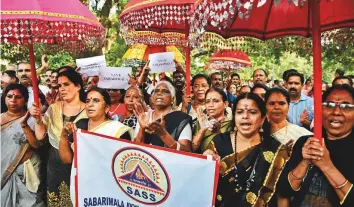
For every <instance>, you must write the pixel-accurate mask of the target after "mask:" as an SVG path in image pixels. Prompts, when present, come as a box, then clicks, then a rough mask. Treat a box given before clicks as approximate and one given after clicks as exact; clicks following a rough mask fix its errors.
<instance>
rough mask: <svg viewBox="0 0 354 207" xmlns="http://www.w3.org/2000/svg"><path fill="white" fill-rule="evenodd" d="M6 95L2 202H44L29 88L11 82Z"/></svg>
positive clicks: (2, 138)
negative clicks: (29, 102) (29, 107)
mask: <svg viewBox="0 0 354 207" xmlns="http://www.w3.org/2000/svg"><path fill="white" fill-rule="evenodd" d="M4 95H5V104H6V106H7V108H8V111H7V112H5V113H2V114H1V176H2V178H1V206H2V207H7V206H44V202H43V198H42V195H41V194H42V193H41V189H40V187H39V186H40V183H41V179H40V174H39V170H40V163H41V162H40V158H39V155H38V154H37V152H36V150H35V149H36V148H38V147H39V143H38V142H37V139H36V137H35V135H34V131H33V129H34V123H35V120H34V119H33V118H30V114H29V113H28V112H27V107H26V106H27V101H28V91H27V88H26V87H25V86H23V85H21V84H17V83H16V84H15V83H14V84H9V85H8V86H7V87H6V89H5V92H4Z"/></svg>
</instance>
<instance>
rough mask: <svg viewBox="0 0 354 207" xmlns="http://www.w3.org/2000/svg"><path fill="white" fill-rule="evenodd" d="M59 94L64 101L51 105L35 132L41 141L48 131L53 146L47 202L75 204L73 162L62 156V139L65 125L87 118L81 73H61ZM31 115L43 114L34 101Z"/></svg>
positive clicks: (49, 161)
mask: <svg viewBox="0 0 354 207" xmlns="http://www.w3.org/2000/svg"><path fill="white" fill-rule="evenodd" d="M58 85H59V95H60V97H61V99H62V100H63V101H58V102H55V103H54V104H52V105H50V106H49V108H48V110H47V112H46V113H45V115H44V117H43V119H42V121H41V122H36V124H35V133H36V137H37V139H38V140H44V139H45V138H46V137H47V136H46V135H47V134H48V138H49V143H50V148H49V152H48V153H49V155H48V165H47V201H48V206H71V205H72V203H71V201H70V195H69V194H70V192H69V186H70V171H71V164H64V163H63V162H62V161H61V159H60V157H59V151H58V148H59V141H60V135H61V132H62V130H63V128H64V126H65V125H66V124H67V123H69V122H74V123H76V122H77V121H78V120H80V119H82V118H87V114H86V111H85V103H84V102H83V101H85V99H86V94H85V92H84V91H83V88H82V86H83V83H82V79H81V76H80V74H79V73H77V72H75V71H74V70H66V71H64V72H60V73H59V78H58ZM30 112H31V115H32V116H34V117H39V116H40V115H41V114H40V106H37V105H36V104H33V106H32V108H31V109H30Z"/></svg>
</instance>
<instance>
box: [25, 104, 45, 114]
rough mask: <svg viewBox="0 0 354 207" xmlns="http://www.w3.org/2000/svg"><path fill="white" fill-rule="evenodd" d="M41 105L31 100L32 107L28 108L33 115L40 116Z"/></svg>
mask: <svg viewBox="0 0 354 207" xmlns="http://www.w3.org/2000/svg"><path fill="white" fill-rule="evenodd" d="M41 108H42V107H41V105H40V104H39V105H37V104H36V103H35V102H33V104H32V107H31V108H30V109H29V110H28V111H29V112H30V114H31V116H33V117H40V116H41Z"/></svg>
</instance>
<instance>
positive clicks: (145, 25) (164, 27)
mask: <svg viewBox="0 0 354 207" xmlns="http://www.w3.org/2000/svg"><path fill="white" fill-rule="evenodd" d="M194 3H195V1H194V0H181V1H175V0H156V1H145V0H131V1H129V2H128V4H127V5H126V7H125V9H124V10H123V12H122V13H121V15H120V17H119V19H120V22H121V32H122V34H123V36H129V32H130V31H131V30H133V31H153V32H157V33H159V34H161V33H169V35H172V36H180V34H184V36H185V38H186V40H185V41H184V42H183V43H182V45H178V46H184V47H185V52H186V81H187V83H189V82H190V48H189V46H188V44H187V38H188V36H189V23H188V21H189V17H190V9H191V7H192V6H193V4H194ZM176 34H177V35H176ZM163 36H165V37H166V36H168V35H163ZM159 37H161V36H155V37H154V36H141V38H140V40H139V37H138V36H137V35H135V37H134V38H135V40H136V41H135V42H131V39H130V43H142V41H141V39H145V38H147V40H148V42H146V41H144V44H147V45H154V43H156V42H159ZM164 40H165V39H161V41H162V42H163V41H164ZM149 41H151V42H149ZM178 42H179V41H178V39H177V40H176V43H178ZM127 43H128V42H127ZM158 45H161V44H160V43H158ZM171 45H172V44H171ZM189 93H190V84H187V94H189Z"/></svg>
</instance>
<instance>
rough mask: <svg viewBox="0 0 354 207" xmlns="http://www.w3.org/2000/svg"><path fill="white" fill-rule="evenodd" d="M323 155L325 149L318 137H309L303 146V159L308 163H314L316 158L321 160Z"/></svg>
mask: <svg viewBox="0 0 354 207" xmlns="http://www.w3.org/2000/svg"><path fill="white" fill-rule="evenodd" d="M322 156H323V149H322V147H321V145H320V143H319V141H318V139H316V138H314V137H311V138H308V139H307V141H306V142H305V144H304V146H303V147H302V159H303V161H305V162H306V163H307V164H310V163H312V162H313V161H314V160H320V159H321V158H322Z"/></svg>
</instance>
